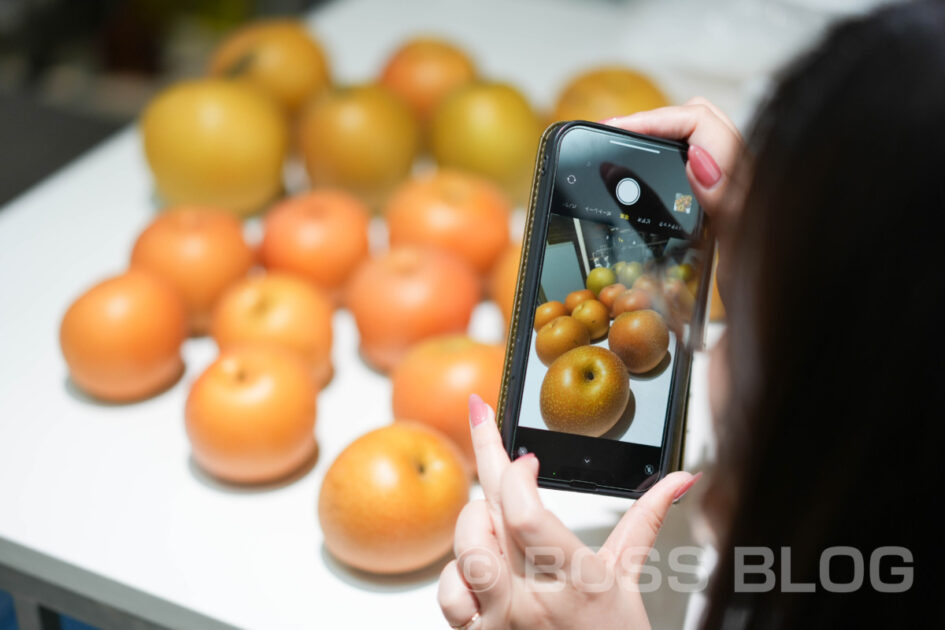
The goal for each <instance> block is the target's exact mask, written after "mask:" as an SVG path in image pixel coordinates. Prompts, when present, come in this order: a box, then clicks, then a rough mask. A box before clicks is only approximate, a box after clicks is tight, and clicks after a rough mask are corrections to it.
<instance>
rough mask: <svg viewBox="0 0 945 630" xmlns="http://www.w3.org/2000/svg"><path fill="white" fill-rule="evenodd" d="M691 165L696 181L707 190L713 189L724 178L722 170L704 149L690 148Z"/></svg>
mask: <svg viewBox="0 0 945 630" xmlns="http://www.w3.org/2000/svg"><path fill="white" fill-rule="evenodd" d="M689 164H690V165H691V166H692V173H693V175H695V176H696V180H697V181H698V182H699V183H700V184H702V185H703V186H704V187H705V188H712V187H713V186H715V185H716V184H717V183H718V181H719V180H720V179H721V178H722V169H720V168H719V165H718V164H716V163H715V160H713V159H712V156H711V155H709V154H708V153H707V152H706V150H705V149H703V148H702V147H698V146H696V145H694V144H693V145H690V146H689Z"/></svg>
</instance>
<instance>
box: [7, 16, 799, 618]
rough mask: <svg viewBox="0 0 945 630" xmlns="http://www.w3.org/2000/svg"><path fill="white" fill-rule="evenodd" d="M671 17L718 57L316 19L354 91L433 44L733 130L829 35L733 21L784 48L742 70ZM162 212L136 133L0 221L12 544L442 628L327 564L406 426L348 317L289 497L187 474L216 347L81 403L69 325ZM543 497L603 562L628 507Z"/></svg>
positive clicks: (695, 416) (540, 90) (702, 412)
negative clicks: (700, 104)
mask: <svg viewBox="0 0 945 630" xmlns="http://www.w3.org/2000/svg"><path fill="white" fill-rule="evenodd" d="M722 4H723V5H726V4H732V7H734V6H735V5H736V3H722ZM742 4H744V3H742ZM673 5H674V10H677V11H679V12H680V13H679V15H680V16H683V15H684V16H686V17H685V20H687V21H686V22H684V23H685V24H689V25H690V26H692V27H693V28H691V29H690V31H689V32H690V40H691V41H693V42H696V43H700V42H701V44H700V45H701V46H702V50H703V51H709V52H702V53H698V54H697V52H694V51H690V52H686V51H685V50H681V49H680V47H679V46H675V45H673V42H672V41H670V40H669V39H667V38H670V37H673V36H674V35H673V33H677V34H678V32H679V31H678V26H679V22H678V21H675V22H674V20H673V19H671V16H670V17H667V15H666V11H665V10H664V11H661V10H660V9H659V8H658V7H657V3H656V2H643V1H641V2H635V3H617V2H595V3H592V4H591V3H587V4H585V3H578V2H567V1H561V0H556V1H550V2H538V1H527V2H526V1H524V0H516V1H511V2H501V1H499V0H490V1H488V2H477V3H470V2H458V1H455V0H448V1H445V2H440V3H432V4H428V3H421V2H418V1H415V0H409V1H402V2H397V3H385V2H379V1H376V0H374V1H371V0H353V1H349V2H334V3H328V4H327V5H325V6H324V7H323V8H322V9H320V10H318V11H316V12H314V13H313V14H312V15H310V16H309V18H308V21H309V23H310V25H311V26H312V28H313V30H314V32H316V33H317V34H318V35H319V37H320V38H321V39H322V40H323V42H324V43H325V45H326V47H327V49H328V50H329V51H330V53H331V55H332V58H333V62H334V68H335V72H336V75H337V77H338V78H339V79H340V80H341V81H345V82H356V81H364V80H368V79H370V78H371V77H372V76H374V75H375V74H376V72H377V71H378V69H379V67H380V65H381V64H382V63H383V60H384V59H385V57H386V56H387V55H388V54H389V52H390V51H391V50H392V49H393V48H394V47H395V46H396V44H397V43H399V42H400V41H402V40H404V39H405V38H406V37H408V36H410V35H413V34H416V33H418V32H422V33H431V32H432V33H438V34H442V35H445V36H446V37H448V38H451V39H454V40H456V41H457V42H459V43H460V44H461V45H463V46H464V47H466V48H467V49H468V50H470V51H471V52H472V54H473V56H474V57H475V58H476V59H477V60H478V61H479V63H480V66H481V69H482V71H483V73H484V74H486V75H490V76H494V77H496V78H498V79H501V80H506V81H509V82H511V83H514V84H516V85H519V86H521V87H522V89H523V90H524V91H525V92H526V94H528V96H529V97H530V98H532V99H533V101H534V102H535V103H536V104H538V105H540V106H544V107H547V106H549V105H550V104H551V102H552V99H553V97H554V94H555V93H556V92H557V91H558V90H559V89H560V87H561V85H562V84H563V82H564V81H565V79H566V78H567V77H568V76H570V75H572V74H573V73H575V72H577V71H579V70H580V69H581V68H583V67H586V66H588V65H590V64H593V63H600V62H602V61H619V60H623V61H625V62H629V63H632V64H633V65H636V66H638V67H641V68H644V69H646V70H648V71H650V72H651V73H653V74H654V75H655V76H656V77H657V78H658V79H660V81H661V82H662V83H663V85H664V87H666V89H667V91H668V92H669V93H670V95H671V97H672V98H673V99H674V100H677V101H682V100H685V98H687V97H689V96H692V95H695V94H704V95H707V96H709V97H710V98H713V99H714V100H716V101H718V102H719V103H721V104H722V105H723V106H725V107H727V108H729V109H730V111H733V112H734V113H735V116H736V120H744V116H745V115H746V114H747V112H748V111H750V107H751V104H752V102H753V99H754V98H755V97H756V96H757V94H758V90H759V88H758V85H760V84H763V82H764V81H765V77H766V76H767V74H768V73H769V72H770V70H771V67H773V66H774V65H775V64H776V63H778V62H779V61H780V60H781V59H782V58H783V57H784V55H786V54H788V53H789V52H790V51H791V50H794V49H795V48H796V47H797V46H799V45H801V43H803V42H804V41H806V40H807V39H809V37H810V32H811V29H812V28H813V27H812V26H811V24H814V23H816V20H815V21H813V22H812V21H811V18H810V17H809V16H808V15H807V14H806V13H803V14H802V15H801V16H800V17H796V19H794V21H793V22H789V23H788V25H789V27H784V28H783V29H782V30H781V31H779V32H781V35H780V36H778V37H775V36H774V35H771V33H773V32H775V31H777V30H778V29H774V28H773V27H771V26H770V24H769V22H771V20H770V19H769V17H770V16H768V17H765V16H762V17H761V18H759V16H757V15H755V16H751V15H748V13H750V12H748V13H746V12H745V10H743V9H738V10H737V11H736V9H734V8H732V9H731V10H732V11H735V13H733V15H734V16H735V18H733V19H734V22H733V24H735V25H736V26H737V25H738V24H739V22H738V20H743V21H744V20H756V22H755V23H756V24H758V25H761V26H759V28H758V30H757V31H753V32H752V34H751V36H750V37H749V41H747V42H743V43H742V45H743V46H750V45H751V44H752V42H755V41H757V38H758V37H761V36H763V35H764V33H765V30H764V29H765V28H769V30H771V33H768V34H769V36H770V37H771V38H772V39H771V41H774V42H776V44H777V45H775V44H771V45H770V46H768V47H767V48H766V51H767V52H766V53H764V54H763V55H760V57H763V58H764V59H758V58H753V59H744V58H741V57H743V55H739V54H737V53H738V47H736V46H734V45H733V44H732V43H731V41H729V38H728V37H727V36H726V28H729V27H725V28H722V27H720V26H719V25H718V24H715V25H713V22H712V21H711V20H708V21H706V22H705V28H704V29H700V30H696V29H695V28H694V26H695V25H696V24H700V23H701V22H700V20H703V18H705V17H706V14H705V11H704V10H703V9H701V8H700V7H701V6H702V5H700V4H699V3H697V2H689V1H686V2H676V3H673ZM588 6H590V7H592V8H582V7H588ZM743 13H744V15H742V14H743ZM785 15H789V16H790V15H794V14H793V13H790V12H788V13H786V14H785ZM680 19H682V18H680ZM759 20H760V21H759ZM771 23H774V22H771ZM779 23H780V24H781V25H782V26H784V24H785V22H783V20H782V21H781V22H779ZM762 27H763V28H762ZM720 29H721V30H720ZM631 31H632V34H633V36H630V35H629V34H628V33H630V32H631ZM667 42H668V43H667ZM706 42H708V43H706ZM712 42H714V43H712ZM683 48H685V47H683ZM756 57H757V56H756ZM707 64H708V66H712V64H716V66H717V67H716V68H715V69H714V70H713V69H712V67H707ZM718 67H724V68H726V72H725V73H723V72H721V71H719V70H718ZM156 207H157V202H156V200H155V198H154V194H153V189H152V185H151V181H150V176H149V174H148V171H147V168H146V166H145V163H144V160H143V156H142V153H141V149H140V144H139V138H138V135H137V131H136V129H134V128H129V129H127V130H125V131H123V132H120V133H119V134H117V135H116V136H114V137H113V138H111V139H110V140H108V141H106V142H105V143H103V144H102V145H100V146H99V147H97V148H96V149H94V150H92V151H91V152H89V153H88V154H87V155H85V156H84V157H82V158H81V159H79V160H77V161H76V162H75V163H73V164H72V165H71V166H69V167H67V168H66V169H64V170H63V171H60V172H59V173H57V174H55V175H54V176H52V177H50V178H49V179H47V180H46V181H45V182H43V183H42V184H41V185H39V186H38V187H36V188H34V189H33V190H31V191H30V192H28V193H27V194H25V195H23V196H22V197H20V198H19V199H17V200H15V201H14V202H13V203H11V204H10V205H9V206H7V207H6V208H4V209H2V210H0V296H2V298H0V545H2V544H3V543H4V541H7V542H9V543H15V544H17V545H20V546H22V547H25V548H28V549H32V550H36V551H38V552H41V553H43V554H46V555H48V556H50V557H52V558H55V559H57V560H59V561H61V562H64V563H67V564H69V565H74V566H76V567H80V568H82V569H84V570H87V571H90V572H92V573H94V574H96V575H99V576H102V577H103V578H106V579H107V580H112V581H114V582H117V583H120V584H124V585H127V586H130V587H132V588H134V589H138V590H140V591H142V592H143V593H144V594H146V595H147V596H150V597H154V598H157V599H159V600H166V601H168V602H172V603H174V604H176V605H179V606H181V607H183V608H186V609H189V610H193V611H196V612H198V613H200V614H202V615H206V616H207V617H209V618H212V619H216V620H219V621H221V622H224V623H227V624H232V625H234V626H238V627H242V628H254V629H268V628H312V627H316V626H317V627H369V626H370V625H371V624H374V625H375V626H377V625H378V624H382V626H383V627H385V628H392V629H393V628H401V627H403V628H428V627H440V626H442V625H443V621H442V618H441V616H440V612H439V609H438V607H437V605H436V597H435V594H436V576H437V573H438V571H439V568H440V566H442V563H441V564H439V565H437V566H434V567H431V568H430V569H428V570H423V571H420V572H418V573H416V574H412V575H408V576H399V577H382V578H379V577H374V576H370V575H367V574H363V573H359V572H356V571H352V570H349V569H347V568H345V567H344V566H341V565H339V564H338V563H337V562H335V561H334V560H333V559H332V558H331V557H330V556H329V555H328V554H327V552H326V551H325V549H324V547H323V544H322V536H321V531H320V529H319V526H318V522H317V518H316V514H315V505H316V502H317V495H318V489H319V486H320V482H321V479H322V476H323V474H324V473H325V471H326V469H327V468H328V466H329V465H330V463H331V462H332V461H333V459H334V458H335V456H336V455H337V454H338V453H339V452H340V450H341V449H342V448H344V446H346V445H347V444H348V443H350V442H351V441H352V440H353V439H354V438H355V437H357V436H358V435H360V434H362V433H364V432H365V431H367V430H369V429H372V428H375V427H378V426H381V425H384V424H386V423H388V422H390V420H391V409H390V393H391V392H390V384H389V382H388V380H387V379H386V378H384V377H382V376H380V375H378V374H377V373H375V372H373V371H371V370H370V369H368V368H367V367H366V366H365V365H364V364H363V363H362V362H361V361H360V359H358V358H357V351H356V347H357V331H356V329H355V327H354V324H353V321H352V319H351V317H350V316H349V314H348V313H347V312H344V311H340V312H338V313H336V315H335V320H334V325H335V345H334V350H333V354H334V361H335V365H336V376H335V378H334V380H333V381H332V383H331V384H330V385H329V386H328V387H327V388H326V389H325V390H324V391H323V392H322V393H321V395H320V397H319V401H318V404H319V411H318V424H317V427H316V433H317V437H318V442H319V445H320V454H319V458H318V461H317V463H316V465H315V466H314V468H312V469H311V470H309V471H307V472H306V473H305V474H304V475H302V476H300V477H299V478H297V479H294V480H292V481H291V482H288V483H284V484H281V485H278V486H275V487H268V488H263V489H245V488H234V487H229V486H226V485H222V484H220V483H217V482H215V481H214V480H212V479H210V478H208V477H207V476H206V475H205V474H203V473H202V472H201V471H200V470H199V469H198V468H197V467H196V466H195V465H194V463H193V461H192V460H191V458H190V454H189V447H188V443H187V439H186V435H185V432H184V425H183V406H184V400H185V397H186V394H187V391H188V388H189V386H190V384H191V383H192V382H193V380H194V379H195V378H196V376H197V375H198V374H199V373H200V372H201V370H202V369H203V368H205V367H206V366H207V365H208V364H209V363H210V362H211V361H212V359H213V358H214V356H215V352H216V349H215V346H214V344H213V342H212V341H211V340H209V339H196V340H190V341H188V342H187V344H186V346H185V360H186V363H187V371H186V374H185V375H184V377H183V378H182V379H181V380H180V381H179V382H178V383H177V384H176V385H175V386H174V387H172V388H171V389H170V390H168V391H166V392H164V393H163V394H161V395H159V396H157V397H155V398H153V399H150V400H148V401H145V402H142V403H139V404H134V405H103V404H99V403H96V402H93V401H91V400H89V399H88V398H86V397H85V396H83V395H82V393H81V392H79V391H77V390H76V388H75V387H74V386H72V385H71V384H70V382H69V381H68V379H67V371H66V366H65V364H64V362H63V361H62V359H61V356H60V353H59V348H58V339H57V334H58V326H59V321H60V318H61V316H62V314H63V313H64V311H65V309H66V308H67V306H68V305H69V303H70V302H71V301H72V300H73V299H74V298H75V297H76V296H77V295H78V294H79V293H81V291H83V290H84V289H85V288H86V287H88V286H90V285H91V284H92V283H94V282H96V281H97V280H99V279H101V278H104V277H106V276H108V275H112V274H115V273H119V272H120V271H121V270H122V269H123V268H124V266H125V265H126V264H127V260H128V256H129V253H130V248H131V245H132V243H133V240H134V238H135V236H136V235H137V233H138V232H140V230H141V229H142V228H143V227H144V226H145V225H146V224H147V223H148V222H149V220H150V219H151V218H152V217H153V215H154V212H155V209H156ZM470 330H471V334H473V335H474V336H477V337H479V338H481V339H484V340H488V341H498V340H499V331H500V330H501V325H500V316H499V314H498V311H497V309H496V308H495V306H494V305H492V304H490V303H483V304H481V305H480V306H479V307H478V308H477V310H476V312H475V315H474V319H473V323H472V325H471V329H470ZM718 332H719V331H718V330H717V329H712V330H710V336H714V335H717V334H718ZM705 371H706V358H705V356H704V355H697V357H696V360H695V363H694V368H693V382H692V388H691V402H690V418H689V435H688V443H687V456H686V461H687V466H688V467H690V468H691V467H694V466H698V465H700V463H701V462H703V461H704V460H705V459H706V457H707V454H709V453H710V452H711V440H710V439H709V434H710V426H709V424H710V423H709V419H708V409H707V402H706V385H705ZM477 493H478V488H476V489H474V495H476V494H477ZM541 494H542V498H543V500H544V501H545V502H546V504H547V506H548V507H549V508H550V509H551V510H552V511H554V512H555V513H556V514H558V515H559V516H560V517H561V518H562V520H563V521H564V522H565V523H566V524H567V525H568V526H569V527H571V528H573V529H575V531H577V532H578V534H579V536H580V537H581V538H582V539H583V540H585V542H587V543H588V544H591V545H599V544H600V543H601V542H603V540H604V538H605V537H606V535H607V533H608V532H609V530H610V529H611V528H612V527H613V525H614V524H615V523H616V521H617V520H618V519H619V517H620V515H621V514H622V513H623V511H624V510H626V508H627V507H629V505H630V502H629V501H625V500H620V499H613V498H605V497H598V496H593V495H584V494H577V493H566V492H557V491H545V490H543V491H542V492H541ZM697 503H698V502H697V501H695V500H691V499H690V500H687V501H684V502H682V503H681V504H680V505H678V506H675V507H674V508H673V509H672V510H671V513H670V516H669V518H668V520H667V523H666V526H665V530H664V533H663V535H661V538H660V541H659V543H658V549H659V548H669V547H670V546H672V545H677V544H693V543H692V541H693V538H692V534H691V525H692V523H693V522H694V520H695V516H694V515H695V514H696V513H697V507H698V506H697ZM647 600H648V605H649V607H650V612H651V617H652V618H653V621H654V626H655V627H682V626H684V625H685V626H689V625H691V624H692V612H691V611H690V613H689V617H690V619H689V621H688V622H686V616H687V607H688V602H689V600H688V596H687V595H685V594H677V593H672V592H670V591H669V589H661V590H660V591H659V592H657V593H654V594H651V595H648V596H647ZM372 627H373V626H372Z"/></svg>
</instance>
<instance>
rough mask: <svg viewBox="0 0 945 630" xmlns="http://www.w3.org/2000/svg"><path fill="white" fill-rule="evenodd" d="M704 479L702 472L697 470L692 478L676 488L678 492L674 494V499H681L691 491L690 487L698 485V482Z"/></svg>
mask: <svg viewBox="0 0 945 630" xmlns="http://www.w3.org/2000/svg"><path fill="white" fill-rule="evenodd" d="M700 479H702V473H701V472H697V473H696V474H694V475H693V476H692V479H690V480H689V481H687V482H686V483H684V484H683V485H682V486H680V487H679V488H678V489H677V490H676V494H674V495H673V501H679V500H680V499H681V498H683V496H684V495H685V494H686V493H687V492H689V489H690V488H692V487H693V486H694V485H696V482H697V481H699V480H700Z"/></svg>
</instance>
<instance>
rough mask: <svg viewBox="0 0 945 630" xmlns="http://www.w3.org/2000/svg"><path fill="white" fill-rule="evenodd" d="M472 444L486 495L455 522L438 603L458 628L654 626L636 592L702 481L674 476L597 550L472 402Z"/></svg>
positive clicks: (488, 412)
mask: <svg viewBox="0 0 945 630" xmlns="http://www.w3.org/2000/svg"><path fill="white" fill-rule="evenodd" d="M469 420H470V424H471V426H472V429H471V430H472V441H473V446H474V448H475V451H476V463H477V465H478V468H479V482H480V484H481V485H482V489H483V492H484V494H485V499H484V500H483V499H481V500H478V501H471V502H470V503H469V504H467V505H466V507H465V508H464V509H463V511H462V513H461V514H460V516H459V520H458V522H457V523H456V535H455V540H454V543H453V546H454V551H455V554H456V560H453V561H452V562H450V563H449V564H448V565H446V567H445V568H444V569H443V572H442V574H441V575H440V588H439V602H440V607H441V608H442V609H443V614H444V615H445V616H446V619H447V621H449V623H450V625H451V626H453V627H454V628H464V629H468V630H497V629H500V628H530V629H534V628H594V629H595V630H604V629H606V628H618V627H619V628H649V622H648V620H647V616H646V611H645V610H644V609H643V602H642V600H641V598H640V593H639V590H638V588H636V587H637V579H638V575H639V568H640V566H641V565H642V564H643V562H645V560H646V556H647V553H648V552H649V550H650V548H651V547H652V546H653V542H654V541H655V539H656V535H657V533H658V532H659V530H660V527H661V525H662V523H663V518H664V517H665V516H666V512H667V510H669V506H670V505H671V504H672V502H673V501H674V500H676V499H678V498H679V497H681V496H682V495H683V494H684V493H685V492H686V491H687V490H688V489H689V488H690V487H692V484H693V483H695V482H696V480H697V479H698V477H694V476H692V475H690V474H689V473H685V472H677V473H673V474H671V475H668V476H667V477H666V478H664V479H663V480H662V481H660V482H659V483H657V484H656V485H655V486H653V488H651V489H650V490H649V491H648V492H647V493H646V494H645V495H644V496H643V497H642V498H641V499H639V500H638V501H637V502H636V503H634V505H633V506H632V507H631V508H630V509H629V510H628V511H627V513H626V514H625V515H624V516H623V518H622V519H621V520H620V522H619V523H618V524H617V526H616V527H615V528H614V530H613V532H611V534H610V536H609V537H608V538H607V541H606V542H605V543H604V545H603V547H601V549H600V550H599V551H597V552H595V551H593V550H591V549H590V548H589V547H587V546H586V545H584V543H582V542H581V541H580V540H579V539H578V538H577V536H575V535H574V533H572V532H571V531H570V530H569V529H568V528H567V527H565V526H564V524H563V523H561V521H560V520H558V518H557V517H556V516H555V515H554V514H552V513H551V512H549V511H548V510H547V509H545V507H544V506H543V505H542V503H541V499H540V498H539V496H538V485H537V482H536V477H537V475H538V460H537V459H536V458H535V456H534V455H532V454H529V455H526V456H524V457H519V458H518V459H516V460H515V461H514V462H510V461H509V458H508V455H507V454H506V452H505V449H504V448H503V446H502V440H501V438H500V436H499V432H498V430H497V427H496V424H495V415H494V413H493V410H492V409H491V408H489V406H488V405H486V404H485V403H484V402H482V399H481V398H479V397H478V396H475V395H473V396H471V397H470V400H469Z"/></svg>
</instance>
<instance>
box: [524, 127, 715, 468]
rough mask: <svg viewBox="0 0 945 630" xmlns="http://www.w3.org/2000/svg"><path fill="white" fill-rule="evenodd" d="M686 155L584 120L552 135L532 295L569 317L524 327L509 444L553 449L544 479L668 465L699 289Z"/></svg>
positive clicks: (696, 221)
mask: <svg viewBox="0 0 945 630" xmlns="http://www.w3.org/2000/svg"><path fill="white" fill-rule="evenodd" d="M685 161H686V156H685V148H684V147H683V146H682V145H675V144H672V143H662V142H652V141H648V140H644V139H638V138H635V137H631V136H626V135H624V134H618V133H607V132H603V131H601V130H599V129H594V128H586V127H581V126H578V127H573V128H571V129H569V130H567V131H566V132H564V135H563V136H562V137H561V138H560V140H559V144H558V154H557V163H556V166H555V167H554V172H553V174H552V177H553V188H552V193H551V197H550V208H549V213H548V223H547V230H546V232H545V238H544V243H543V245H544V250H543V251H542V252H541V263H540V275H539V282H538V287H537V292H538V295H537V299H536V301H535V302H534V303H535V305H536V306H537V308H536V313H535V315H536V317H539V316H540V315H541V314H542V311H543V309H544V310H545V313H546V316H547V313H552V314H553V313H555V312H558V311H559V309H558V307H556V306H554V307H553V306H543V305H548V303H554V302H558V303H561V304H564V305H566V311H565V312H568V311H570V314H569V315H559V316H557V317H552V318H551V319H550V320H549V322H548V323H545V324H544V325H543V326H541V328H540V329H539V330H537V331H536V330H534V327H533V329H532V330H531V332H530V334H531V342H530V344H529V349H528V354H527V360H526V362H525V374H524V375H523V379H522V383H523V384H522V396H521V403H520V407H519V418H518V430H517V431H516V440H515V441H516V444H518V445H520V449H519V450H520V452H524V451H525V450H536V451H542V450H544V451H548V450H549V449H550V450H552V451H554V453H555V456H554V457H551V458H546V459H547V460H550V461H552V462H555V465H552V466H551V469H550V470H543V471H542V474H549V475H551V476H552V477H554V478H558V479H561V480H562V481H574V480H581V479H584V480H589V481H593V482H594V483H597V484H603V485H607V484H613V485H619V486H621V487H638V486H646V485H647V480H655V478H656V476H658V474H657V473H659V472H660V471H661V470H664V469H665V466H664V462H663V459H664V457H663V453H664V451H665V449H664V446H665V445H666V440H667V439H669V431H668V423H669V420H670V418H671V416H672V413H673V412H674V410H673V409H672V408H671V406H672V403H673V398H674V397H673V392H674V387H675V385H676V383H675V381H676V379H677V378H679V377H680V370H677V369H676V368H677V361H678V359H679V355H680V353H685V352H687V348H688V344H689V341H690V337H691V335H693V327H692V325H691V323H692V320H693V314H694V311H695V305H696V303H697V301H698V300H699V298H700V296H704V292H703V288H702V287H701V286H700V284H701V282H703V276H704V275H705V274H704V273H703V270H704V268H705V265H706V261H705V260H704V257H705V255H706V253H705V251H704V248H703V246H702V244H703V239H702V216H701V211H700V209H699V207H698V205H697V202H696V201H695V199H694V197H693V194H692V190H691V188H690V186H689V183H688V180H687V177H686V171H685ZM587 291H590V292H591V294H593V295H591V294H589V293H587ZM572 308H573V310H571V309H572ZM574 320H577V323H579V324H582V325H583V327H584V328H585V329H587V330H588V331H589V334H588V335H587V337H584V336H583V333H582V332H581V327H580V326H577V325H576V322H575V321H574ZM697 334H701V331H700V332H699V333H697ZM683 377H688V361H687V362H686V371H685V374H684V375H683ZM677 411H678V410H677ZM565 436H566V437H565ZM605 441H607V442H610V444H601V443H602V442H605ZM612 458H619V459H621V463H622V465H623V466H632V468H633V469H632V470H630V469H626V468H625V469H622V468H621V467H620V466H614V465H613V464H614V462H613V461H607V460H609V459H612ZM539 459H542V457H541V453H540V452H539ZM543 468H544V466H543Z"/></svg>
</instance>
